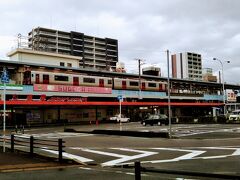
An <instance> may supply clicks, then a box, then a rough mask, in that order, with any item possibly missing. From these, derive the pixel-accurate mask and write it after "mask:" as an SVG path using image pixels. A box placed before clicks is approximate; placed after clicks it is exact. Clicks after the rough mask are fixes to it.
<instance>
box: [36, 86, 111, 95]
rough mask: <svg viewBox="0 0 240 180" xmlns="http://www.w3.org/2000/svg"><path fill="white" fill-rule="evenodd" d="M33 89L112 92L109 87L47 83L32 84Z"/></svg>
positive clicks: (70, 91)
mask: <svg viewBox="0 0 240 180" xmlns="http://www.w3.org/2000/svg"><path fill="white" fill-rule="evenodd" d="M33 90H34V91H45V92H69V93H96V94H111V93H112V89H111V88H104V87H87V86H67V85H49V84H34V86H33Z"/></svg>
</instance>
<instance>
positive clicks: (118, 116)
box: [110, 114, 130, 122]
mask: <svg viewBox="0 0 240 180" xmlns="http://www.w3.org/2000/svg"><path fill="white" fill-rule="evenodd" d="M110 121H116V122H120V121H121V122H129V121H130V118H128V117H125V116H124V115H123V114H121V117H120V114H116V115H115V116H113V117H110Z"/></svg>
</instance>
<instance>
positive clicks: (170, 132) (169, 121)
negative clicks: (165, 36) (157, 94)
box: [167, 50, 172, 139]
mask: <svg viewBox="0 0 240 180" xmlns="http://www.w3.org/2000/svg"><path fill="white" fill-rule="evenodd" d="M167 70H168V78H167V81H168V87H167V89H168V124H169V132H168V134H169V138H170V139H171V138H172V124H171V99H170V72H169V50H167Z"/></svg>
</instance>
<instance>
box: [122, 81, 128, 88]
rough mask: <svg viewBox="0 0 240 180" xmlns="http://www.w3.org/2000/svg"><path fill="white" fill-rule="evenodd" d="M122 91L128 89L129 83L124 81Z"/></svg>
mask: <svg viewBox="0 0 240 180" xmlns="http://www.w3.org/2000/svg"><path fill="white" fill-rule="evenodd" d="M122 89H127V83H126V81H122Z"/></svg>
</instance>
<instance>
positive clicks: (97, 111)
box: [0, 49, 240, 126]
mask: <svg viewBox="0 0 240 180" xmlns="http://www.w3.org/2000/svg"><path fill="white" fill-rule="evenodd" d="M8 56H9V58H10V60H0V68H1V69H3V68H4V67H5V68H7V71H8V74H9V77H10V82H9V84H7V86H6V107H7V111H6V112H7V121H6V124H7V125H9V126H10V125H15V124H25V125H28V126H31V125H35V124H50V123H93V122H95V121H99V122H100V123H101V122H104V121H106V120H108V119H109V117H110V116H113V115H115V114H117V113H119V99H118V97H119V96H122V97H123V102H122V103H121V105H122V114H125V115H126V116H128V117H130V119H131V121H137V120H140V119H141V118H143V117H144V115H145V114H146V113H164V114H167V113H168V110H167V109H168V105H169V104H168V94H167V92H168V91H167V78H165V77H160V76H153V75H144V74H141V76H140V77H139V75H138V74H129V73H120V72H110V71H104V70H96V69H86V68H82V67H79V66H78V64H79V63H78V62H79V58H80V57H76V56H71V55H62V54H56V53H51V52H42V51H35V50H31V49H15V50H13V51H12V52H10V53H9V54H8ZM69 64H71V65H69ZM139 78H141V81H140V82H141V84H139ZM225 88H226V89H229V90H238V89H239V88H240V86H238V85H231V84H225ZM1 89H3V86H1ZM139 89H141V91H139ZM221 89H222V84H220V83H215V82H204V81H194V80H184V79H175V78H170V98H171V102H170V105H171V115H172V117H176V118H178V119H181V117H191V118H192V117H198V116H199V115H201V116H203V115H206V116H214V115H215V110H216V109H219V108H221V107H222V106H223V96H222V95H221ZM1 92H2V93H1V99H2V100H3V91H2V90H1ZM0 103H1V104H3V101H1V102H0ZM1 114H2V111H1Z"/></svg>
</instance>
